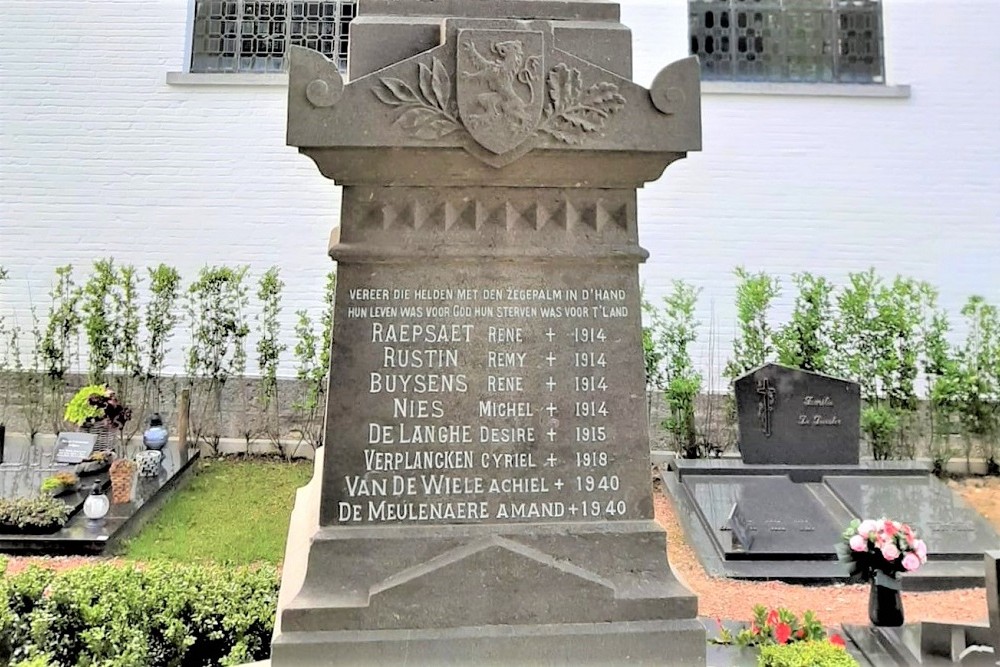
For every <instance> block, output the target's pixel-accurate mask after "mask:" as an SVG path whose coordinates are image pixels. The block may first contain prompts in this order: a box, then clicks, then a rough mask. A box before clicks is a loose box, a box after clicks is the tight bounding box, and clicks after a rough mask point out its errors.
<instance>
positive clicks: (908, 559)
mask: <svg viewBox="0 0 1000 667" xmlns="http://www.w3.org/2000/svg"><path fill="white" fill-rule="evenodd" d="M918 567H920V557H919V556H917V554H914V553H909V554H906V555H905V556H903V569H904V570H906V571H907V572H913V571H914V570H916V569H917V568H918Z"/></svg>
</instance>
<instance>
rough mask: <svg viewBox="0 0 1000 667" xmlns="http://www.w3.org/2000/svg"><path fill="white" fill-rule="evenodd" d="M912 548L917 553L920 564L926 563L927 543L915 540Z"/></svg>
mask: <svg viewBox="0 0 1000 667" xmlns="http://www.w3.org/2000/svg"><path fill="white" fill-rule="evenodd" d="M913 548H914V550H915V551H916V552H917V557H918V558H920V562H921V563H926V562H927V543H926V542H924V541H923V540H916V541H915V542H914V543H913Z"/></svg>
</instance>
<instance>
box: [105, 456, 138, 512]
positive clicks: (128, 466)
mask: <svg viewBox="0 0 1000 667" xmlns="http://www.w3.org/2000/svg"><path fill="white" fill-rule="evenodd" d="M135 469H136V465H135V462H134V461H129V460H128V459H117V460H115V462H114V463H112V464H111V472H110V473H109V476H110V477H111V502H112V503H115V504H118V503H127V502H130V501H131V500H132V486H133V483H134V480H133V477H134V476H135Z"/></svg>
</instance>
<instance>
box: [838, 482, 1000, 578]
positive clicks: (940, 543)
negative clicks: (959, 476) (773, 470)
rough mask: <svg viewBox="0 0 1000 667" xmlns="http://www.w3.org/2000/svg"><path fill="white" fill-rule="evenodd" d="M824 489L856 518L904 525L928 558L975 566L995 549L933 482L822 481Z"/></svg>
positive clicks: (973, 517) (993, 537) (976, 521)
mask: <svg viewBox="0 0 1000 667" xmlns="http://www.w3.org/2000/svg"><path fill="white" fill-rule="evenodd" d="M825 481H826V484H827V485H828V486H829V487H830V488H831V489H832V490H833V492H834V493H835V494H836V495H837V497H838V498H839V499H840V500H841V501H842V502H843V503H844V504H845V505H846V506H847V507H848V508H849V509H850V510H851V511H852V512H853V513H854V515H855V516H857V517H858V518H861V519H877V518H880V517H883V516H885V517H889V518H891V519H894V520H896V521H903V522H904V523H908V524H910V525H911V526H913V528H914V529H915V530H916V531H917V534H918V535H919V536H920V537H921V538H922V539H923V540H924V541H925V542H926V543H927V553H928V559H931V560H934V559H938V558H951V557H956V556H963V557H966V558H969V559H974V560H976V561H981V559H982V557H983V556H982V554H983V552H984V551H986V550H988V549H995V548H997V546H1000V537H998V536H997V532H996V531H995V530H994V529H993V527H992V526H991V525H990V524H989V522H987V521H986V520H985V519H984V518H983V517H982V516H980V515H979V513H978V512H976V511H975V510H974V509H972V508H971V507H969V505H968V504H967V503H966V502H965V501H964V500H963V499H962V498H961V496H959V495H958V494H956V493H954V492H953V491H952V490H951V489H949V488H948V487H947V486H945V485H944V484H942V483H941V482H940V481H939V480H938V479H937V478H935V477H931V476H929V475H927V476H923V477H894V478H877V477H867V478H853V477H828V478H826V480H825Z"/></svg>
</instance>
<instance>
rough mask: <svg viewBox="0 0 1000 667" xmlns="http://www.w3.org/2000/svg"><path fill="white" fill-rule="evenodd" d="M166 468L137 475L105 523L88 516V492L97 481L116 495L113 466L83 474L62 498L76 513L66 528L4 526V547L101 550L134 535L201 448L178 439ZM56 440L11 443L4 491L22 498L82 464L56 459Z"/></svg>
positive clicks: (0, 484) (0, 474)
mask: <svg viewBox="0 0 1000 667" xmlns="http://www.w3.org/2000/svg"><path fill="white" fill-rule="evenodd" d="M163 454H164V456H163V459H162V462H161V465H160V472H159V474H158V475H157V476H156V477H136V478H135V479H134V485H133V491H132V500H131V501H130V502H127V503H116V504H112V505H111V509H110V510H109V512H108V515H107V516H106V517H105V519H104V520H103V521H102V522H100V523H95V522H92V521H90V520H88V519H87V518H86V517H85V516H84V515H83V512H82V511H81V510H82V509H83V503H84V501H85V500H86V497H87V494H88V493H89V492H90V489H91V488H92V487H93V485H94V484H95V483H97V484H100V485H101V487H102V488H104V489H106V493H108V495H109V497H110V492H111V489H110V480H109V478H108V472H107V471H104V472H101V473H98V474H95V475H84V476H81V477H80V482H81V483H80V488H79V489H78V490H77V491H75V492H73V493H68V494H65V495H62V496H59V499H60V500H62V501H63V502H65V503H66V504H67V505H69V506H70V512H71V514H70V519H69V521H68V522H67V523H66V525H65V526H63V527H62V529H60V530H58V531H56V532H54V533H48V534H43V535H37V534H22V533H2V532H0V552H4V553H19V554H24V553H31V554H99V553H103V552H104V551H106V550H108V549H109V548H111V547H113V546H114V545H115V544H117V543H118V542H119V541H121V540H123V539H126V538H128V537H130V536H132V535H134V534H135V533H136V532H137V531H138V530H139V528H141V526H142V525H143V524H144V523H145V521H147V520H148V519H149V518H150V517H151V516H153V514H155V512H156V511H157V510H158V509H159V508H160V507H161V506H162V505H163V503H164V502H165V501H166V499H167V498H169V496H170V494H171V493H172V492H173V491H175V490H176V489H178V488H179V487H180V486H181V485H182V484H183V483H184V482H185V481H186V479H187V478H188V476H189V474H190V473H191V472H193V471H194V469H195V465H194V464H195V462H196V461H197V460H198V458H199V453H198V451H197V450H196V449H185V450H184V451H181V450H179V449H178V448H177V447H176V446H175V445H174V444H173V443H171V445H168V446H167V447H165V448H164V450H163ZM53 458H54V457H53V451H52V447H51V446H46V445H39V446H37V447H33V448H32V447H27V446H22V445H8V446H7V448H6V451H5V452H4V462H3V463H0V497H5V498H17V497H32V496H36V495H38V488H39V485H40V484H41V482H42V480H43V479H45V478H46V477H49V476H51V475H54V474H55V473H57V472H62V471H69V472H73V471H74V470H75V469H76V466H74V465H62V464H58V463H55V462H54V460H53Z"/></svg>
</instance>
